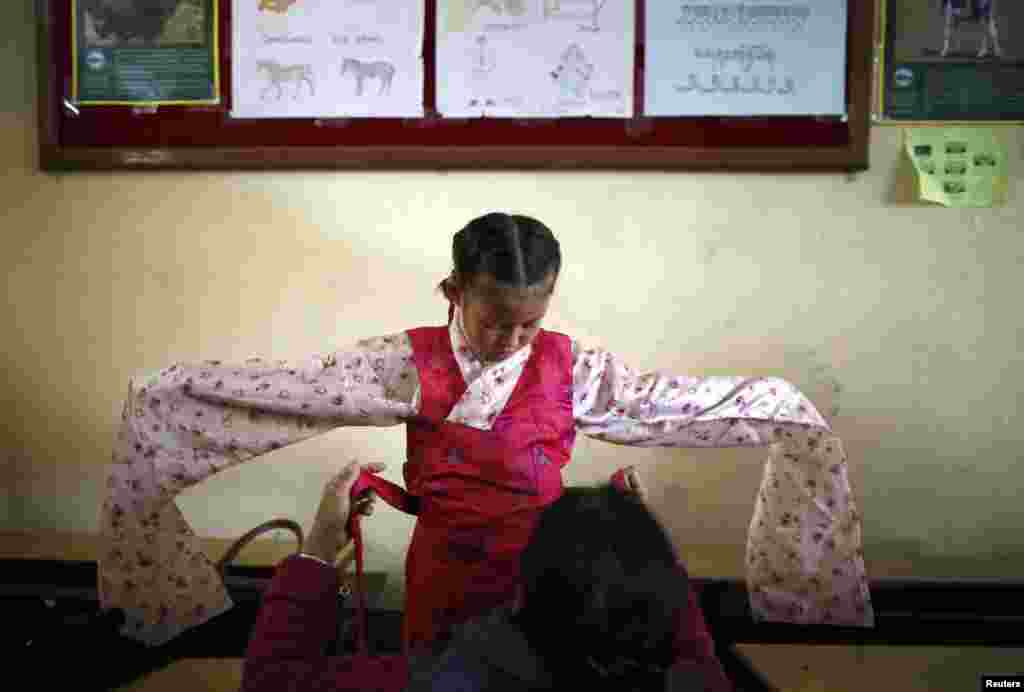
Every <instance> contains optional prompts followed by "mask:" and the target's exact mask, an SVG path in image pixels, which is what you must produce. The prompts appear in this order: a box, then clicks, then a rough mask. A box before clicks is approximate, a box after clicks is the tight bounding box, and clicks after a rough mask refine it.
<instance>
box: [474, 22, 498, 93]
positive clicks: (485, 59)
mask: <svg viewBox="0 0 1024 692" xmlns="http://www.w3.org/2000/svg"><path fill="white" fill-rule="evenodd" d="M469 53H470V56H469V59H470V63H469V64H470V67H471V69H472V75H473V97H472V98H471V99H470V101H469V105H470V107H478V106H481V105H485V106H494V105H495V101H494V99H493V98H490V96H489V93H488V85H489V84H490V81H491V73H492V72H494V68H495V67H497V66H498V56H497V53H496V52H495V50H494V46H493V45H492V44H491V42H490V41H488V40H487V36H485V35H484V34H480V35H479V36H477V37H476V38H475V39H473V46H472V47H471V48H470V51H469Z"/></svg>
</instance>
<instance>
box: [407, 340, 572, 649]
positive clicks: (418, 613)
mask: <svg viewBox="0 0 1024 692" xmlns="http://www.w3.org/2000/svg"><path fill="white" fill-rule="evenodd" d="M408 333H409V336H410V339H411V341H412V346H413V358H414V361H415V364H416V368H417V371H418V374H419V378H420V406H419V415H418V417H417V418H416V419H415V420H414V421H410V422H409V423H407V425H406V431H407V450H406V451H407V462H406V464H405V466H404V468H403V475H404V477H405V485H406V489H407V491H408V492H409V494H410V495H412V496H413V497H415V498H416V499H417V504H418V520H417V522H416V528H415V531H414V532H413V537H412V543H411V544H410V546H409V553H408V556H407V558H406V584H405V585H406V592H405V593H406V610H405V626H404V639H405V643H406V646H407V648H409V649H416V648H419V647H420V646H432V645H433V644H434V643H435V642H436V641H438V640H443V639H445V638H446V637H447V636H448V634H449V633H450V630H451V627H452V626H453V625H455V624H457V623H460V622H463V621H465V620H468V619H470V618H472V617H474V616H476V615H479V614H481V613H484V612H486V611H488V610H490V609H491V608H494V607H497V606H500V605H503V604H506V603H508V602H509V601H511V600H512V599H514V598H515V596H516V589H517V586H518V583H519V556H520V553H521V552H522V550H523V549H524V548H525V547H526V544H527V542H528V541H529V538H530V533H531V532H532V530H533V527H534V525H535V523H536V522H537V519H538V518H539V516H540V512H541V510H542V509H543V508H544V507H546V506H547V505H549V504H551V503H552V502H554V501H555V500H556V499H558V497H559V496H560V495H561V493H562V475H561V471H562V467H563V466H565V465H566V464H567V463H569V458H570V455H571V453H572V446H573V442H574V441H575V438H576V426H575V421H574V418H573V408H572V346H571V342H570V340H569V337H567V336H564V335H562V334H557V333H553V332H548V331H544V330H541V331H540V332H539V333H538V334H537V336H536V337H535V338H534V340H533V342H532V350H531V354H530V358H529V360H527V362H526V364H525V366H524V368H523V372H522V374H521V375H520V377H519V381H518V382H517V383H516V387H515V389H514V391H513V393H512V395H511V397H510V398H509V400H508V402H507V403H506V405H505V408H504V410H502V411H501V413H499V414H497V417H496V418H495V419H494V420H493V421H492V422H491V430H478V429H476V428H471V427H469V426H466V425H462V424H458V423H449V422H447V421H446V420H445V419H446V417H447V416H448V414H449V412H450V411H451V410H452V409H453V408H454V407H455V405H456V403H457V402H458V401H459V399H461V397H462V395H463V394H464V393H465V391H466V388H467V386H466V382H465V380H464V378H463V375H462V372H461V370H460V369H459V365H458V363H457V362H456V360H455V355H454V354H453V353H452V348H451V339H450V337H449V332H448V328H447V327H433V328H429V327H428V328H422V329H413V330H410V331H409V332H408Z"/></svg>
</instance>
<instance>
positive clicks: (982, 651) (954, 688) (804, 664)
mask: <svg viewBox="0 0 1024 692" xmlns="http://www.w3.org/2000/svg"><path fill="white" fill-rule="evenodd" d="M204 544H205V547H206V549H207V551H208V554H209V555H210V556H211V557H214V558H216V557H219V556H221V555H222V554H223V553H224V552H225V551H226V550H227V548H228V546H229V544H230V541H228V540H223V539H209V540H206V541H204ZM100 547H101V542H100V540H99V538H98V537H97V536H93V535H88V534H71V533H66V532H58V531H3V532H0V559H15V560H17V559H29V560H57V561H79V562H89V561H94V560H95V559H96V556H97V555H98V553H99V550H100ZM294 549H295V546H294V543H293V542H291V541H290V540H289V541H286V542H276V541H271V540H262V541H256V542H254V543H253V544H252V545H250V546H249V547H248V548H247V549H246V550H245V551H244V552H243V553H242V554H241V555H240V556H239V559H238V561H237V564H238V565H241V566H251V567H265V566H268V565H273V564H276V563H277V562H278V561H280V560H281V559H283V558H284V557H285V556H287V555H288V554H290V553H291V552H293V551H294ZM683 552H684V555H683V556H684V558H685V559H686V562H687V565H688V569H689V571H690V573H691V575H692V576H694V577H697V578H700V577H708V578H710V577H716V576H717V577H719V578H721V577H725V578H731V579H736V578H740V579H741V578H742V569H743V565H742V551H738V550H736V548H735V547H734V546H724V547H723V546H693V545H691V546H687V548H686V549H685V550H684V551H683ZM887 571H888V572H889V573H890V575H891V576H910V575H909V573H904V574H900V572H901V571H902V570H900V569H896V570H887ZM893 572H895V573H893ZM908 572H909V570H908ZM379 576H383V575H379ZM890 598H891V596H890ZM879 600H880V601H881V597H879ZM989 607H991V604H989ZM710 615H713V614H710V613H709V616H710ZM737 649H738V650H739V651H741V652H742V653H743V654H744V655H745V656H747V657H748V658H749V659H750V661H752V663H753V664H754V666H755V667H756V669H757V670H758V671H760V672H761V673H762V674H763V675H764V676H765V677H766V678H767V679H768V680H769V681H771V683H772V684H774V685H776V686H777V687H778V688H779V689H780V690H787V691H790V690H791V691H793V692H846V691H847V690H850V691H852V690H858V692H860V691H861V690H863V689H865V688H867V689H870V688H872V687H874V688H876V689H878V690H879V691H880V692H886V691H888V690H901V691H902V690H920V691H921V692H926V691H929V692H930V691H935V692H946V691H947V690H948V692H960V691H962V690H971V689H978V679H979V677H980V676H981V675H982V674H1024V647H1018V646H1016V644H1014V645H1013V646H1010V647H991V648H990V647H984V646H906V645H904V646H885V645H849V646H843V645H831V644H816V645H806V644H767V643H766V644H740V645H738V646H737ZM241 674H242V661H241V659H239V658H188V659H185V660H179V661H176V662H174V663H172V664H170V665H168V666H167V667H165V668H163V669H160V670H157V671H154V672H152V673H150V674H148V675H146V676H145V677H143V678H140V679H138V680H136V681H135V682H133V683H131V684H129V685H126V686H123V687H121V688H119V689H120V690H122V691H129V690H130V691H132V692H162V691H164V690H167V691H168V692H170V691H171V690H174V691H175V692H177V691H178V690H182V689H187V690H189V692H204V691H207V690H209V691H211V692H213V691H223V692H228V691H230V692H235V690H237V689H238V687H239V684H240V681H241Z"/></svg>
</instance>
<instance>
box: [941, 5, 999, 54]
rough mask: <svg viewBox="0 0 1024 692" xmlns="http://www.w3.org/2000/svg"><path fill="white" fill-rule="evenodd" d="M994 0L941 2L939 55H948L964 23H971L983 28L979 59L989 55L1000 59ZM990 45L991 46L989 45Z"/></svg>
mask: <svg viewBox="0 0 1024 692" xmlns="http://www.w3.org/2000/svg"><path fill="white" fill-rule="evenodd" d="M995 4H996V0H942V15H943V19H944V25H943V30H942V37H943V41H942V50H941V51H940V53H939V54H940V55H941V56H942V57H943V58H945V57H947V56H948V55H949V52H950V47H951V44H952V42H953V39H954V38H955V37H956V35H957V33H958V32H959V31H962V28H963V25H964V24H965V23H969V22H973V23H977V24H980V25H981V26H982V27H983V28H984V33H983V34H982V39H981V49H980V50H979V51H978V56H977V57H979V58H987V57H989V56H990V55H992V56H994V57H997V58H1000V57H1002V55H1003V50H1002V48H1001V47H1000V45H999V29H998V27H997V26H996V13H995ZM990 44H991V45H990Z"/></svg>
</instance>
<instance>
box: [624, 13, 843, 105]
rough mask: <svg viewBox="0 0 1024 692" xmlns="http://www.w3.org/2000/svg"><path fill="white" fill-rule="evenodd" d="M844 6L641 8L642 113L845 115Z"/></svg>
mask: <svg viewBox="0 0 1024 692" xmlns="http://www.w3.org/2000/svg"><path fill="white" fill-rule="evenodd" d="M846 2H847V0H745V1H743V2H736V0H647V4H646V21H645V28H646V42H645V51H644V114H645V115H649V116H702V115H710V116H757V115H801V116H807V115H813V116H830V115H834V116H842V115H845V113H846V107H845V103H846V30H847V10H846Z"/></svg>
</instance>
